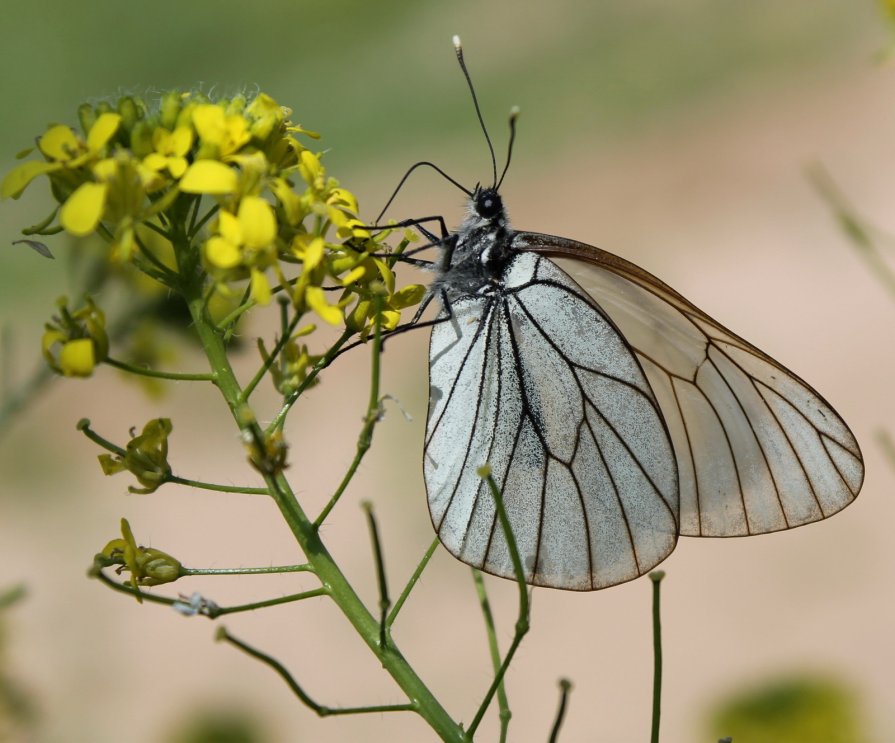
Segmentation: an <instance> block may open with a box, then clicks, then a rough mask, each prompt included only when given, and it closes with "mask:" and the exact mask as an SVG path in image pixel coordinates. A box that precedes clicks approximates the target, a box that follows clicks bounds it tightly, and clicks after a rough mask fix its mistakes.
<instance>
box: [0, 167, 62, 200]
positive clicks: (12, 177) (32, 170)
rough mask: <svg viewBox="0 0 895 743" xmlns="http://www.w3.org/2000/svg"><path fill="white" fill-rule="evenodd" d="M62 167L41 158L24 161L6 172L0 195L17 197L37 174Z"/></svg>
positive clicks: (0, 185)
mask: <svg viewBox="0 0 895 743" xmlns="http://www.w3.org/2000/svg"><path fill="white" fill-rule="evenodd" d="M60 167H61V166H60V165H59V163H47V162H43V161H41V160H31V161H29V162H27V163H22V164H21V165H19V167H17V168H15V169H13V170H10V171H9V173H7V174H6V177H5V178H4V179H3V183H2V184H0V196H2V197H3V198H4V199H8V198H10V197H12V198H14V199H17V198H19V196H21V194H22V191H24V190H25V188H26V187H27V186H28V184H29V183H31V181H33V180H34V179H35V178H37V176H39V175H43V174H44V173H50V172H52V171H54V170H59V168H60Z"/></svg>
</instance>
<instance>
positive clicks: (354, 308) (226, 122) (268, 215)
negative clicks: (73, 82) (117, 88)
mask: <svg viewBox="0 0 895 743" xmlns="http://www.w3.org/2000/svg"><path fill="white" fill-rule="evenodd" d="M289 115H290V111H289V110H288V109H286V108H284V107H282V106H280V105H278V104H277V103H276V102H275V101H274V100H273V99H272V98H270V96H267V95H265V94H263V93H261V94H259V95H257V96H255V97H254V98H253V99H252V100H247V99H245V98H244V97H241V96H237V97H234V98H231V99H225V100H217V101H211V100H209V99H208V98H207V97H204V96H202V95H199V94H194V93H182V92H171V93H168V94H166V95H165V96H163V97H162V99H161V100H160V102H159V104H158V106H157V107H155V108H154V109H150V107H149V106H147V105H146V104H145V103H144V102H143V101H142V100H140V99H138V98H135V97H125V98H122V99H121V100H119V101H118V102H117V103H116V104H115V105H114V106H112V105H110V104H105V105H100V106H96V107H91V106H87V105H85V106H82V107H81V109H80V110H79V117H80V120H81V128H82V130H83V133H82V134H79V133H77V132H75V131H74V130H73V129H71V128H70V127H68V126H65V125H54V126H51V127H49V129H48V130H47V131H46V132H45V133H44V134H43V136H41V137H40V138H39V139H38V141H37V148H36V149H37V153H38V154H39V155H40V156H41V159H37V160H28V161H26V162H24V163H22V164H21V165H19V166H18V167H17V168H15V169H14V170H12V171H11V172H10V173H9V174H8V175H7V176H6V178H5V179H4V180H3V182H2V184H0V196H3V197H12V198H17V197H18V196H19V195H21V193H22V192H23V191H24V190H25V188H26V187H27V186H28V185H29V184H30V183H31V182H32V181H33V180H34V179H35V178H37V177H39V176H46V177H47V178H48V179H49V181H50V186H51V191H52V194H53V196H54V198H55V199H56V201H57V202H58V203H59V205H60V207H59V209H58V212H56V213H55V214H54V215H51V218H50V219H49V220H47V221H45V222H44V224H43V225H42V227H44V228H45V231H44V232H43V233H42V234H50V233H51V232H52V231H54V230H58V229H59V228H60V227H61V228H62V229H64V230H65V231H66V232H68V233H70V234H72V235H75V236H78V237H86V236H88V235H93V234H98V235H100V236H101V237H102V238H104V239H105V240H107V241H108V242H109V243H110V245H111V248H112V249H111V252H110V258H111V260H114V261H122V262H124V261H129V262H131V263H132V264H134V265H135V266H137V267H138V268H139V269H141V270H142V271H144V272H145V273H147V274H148V275H150V276H152V277H153V278H154V279H156V280H157V281H159V282H161V283H162V284H165V285H166V286H168V287H169V288H172V289H175V290H182V289H183V285H184V282H186V281H192V280H195V279H194V277H195V276H199V277H200V279H201V280H202V281H205V282H208V283H210V284H211V285H212V286H213V287H214V288H215V289H216V290H217V291H219V292H222V293H224V294H225V295H227V296H232V297H238V296H239V295H240V293H246V294H245V296H244V299H245V300H248V301H249V303H256V304H266V303H268V302H269V301H270V300H271V297H272V296H273V294H275V293H278V292H283V293H286V294H287V295H288V296H289V298H290V300H291V303H292V305H293V307H294V308H295V310H296V312H297V313H298V314H299V315H301V314H304V313H305V312H308V311H312V312H314V313H316V314H317V315H318V316H319V317H320V318H321V319H323V320H324V321H325V322H327V323H330V324H333V325H342V324H346V325H347V327H348V328H350V329H352V330H356V331H357V332H360V333H367V332H369V329H370V328H371V327H372V323H373V322H374V319H375V320H378V322H379V323H380V324H381V325H382V327H384V328H385V329H390V328H393V327H395V326H396V325H397V323H398V320H399V319H400V312H401V310H402V309H405V308H407V307H409V306H412V305H413V304H416V303H418V302H419V301H420V299H421V298H422V296H423V288H422V287H420V286H416V285H414V286H410V287H405V288H403V289H400V290H397V289H396V288H395V277H394V273H393V271H392V261H393V259H390V258H388V259H386V258H383V257H381V256H382V255H384V254H385V253H386V252H387V251H386V249H385V247H384V244H383V240H384V239H385V233H379V234H377V235H375V236H373V235H371V234H370V232H369V231H368V230H366V229H364V226H363V223H362V222H361V221H360V219H359V218H358V216H357V213H358V206H357V200H356V199H355V197H354V195H353V194H352V193H351V192H350V191H348V190H346V189H345V188H343V187H341V186H340V185H339V183H338V182H337V181H336V180H335V179H334V178H332V177H330V176H328V175H327V173H326V170H325V168H324V166H323V163H322V160H321V155H320V153H317V152H314V151H312V150H310V149H308V148H307V147H306V146H305V144H303V143H302V141H301V140H302V139H304V140H307V138H310V139H316V138H317V137H318V135H316V134H315V133H313V132H310V131H307V130H305V129H302V128H301V127H300V126H298V125H296V124H293V123H292V122H291V121H290V120H289V118H288V117H289ZM32 151H33V150H32ZM28 152H30V151H26V152H25V153H22V155H21V157H25V156H26V155H27V154H28ZM54 218H55V219H56V220H58V226H57V225H54V224H52V222H53V221H54ZM35 231H38V230H31V231H30V232H35ZM38 232H39V231H38ZM160 239H161V241H163V242H164V243H165V244H164V245H162V246H159V241H160ZM408 239H410V238H405V240H404V242H403V243H402V246H403V245H406V242H407V240H408ZM197 269H199V270H197ZM325 289H329V290H332V289H335V290H336V291H337V292H338V294H337V295H336V297H337V298H336V299H335V300H334V301H329V300H328V298H327V297H328V296H329V294H328V293H327V291H325ZM374 299H375V301H374ZM374 307H378V308H379V314H378V317H377V316H376V310H375V309H374Z"/></svg>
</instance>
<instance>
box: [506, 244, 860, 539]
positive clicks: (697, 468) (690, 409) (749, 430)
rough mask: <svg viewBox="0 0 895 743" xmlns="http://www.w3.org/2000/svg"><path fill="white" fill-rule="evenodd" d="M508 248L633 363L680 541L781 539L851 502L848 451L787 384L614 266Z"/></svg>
mask: <svg viewBox="0 0 895 743" xmlns="http://www.w3.org/2000/svg"><path fill="white" fill-rule="evenodd" d="M513 246H514V247H515V248H518V249H520V250H524V251H534V252H537V253H543V254H547V255H550V256H551V257H552V259H553V260H554V261H555V262H556V264H557V265H558V266H559V267H560V268H561V269H563V270H564V271H565V272H566V273H568V274H569V275H570V276H571V277H572V278H573V279H574V280H575V281H576V282H577V284H578V285H579V286H580V287H581V288H582V289H583V290H584V291H585V292H586V293H587V295H588V296H590V297H592V298H593V300H594V301H595V302H596V303H598V304H599V306H600V307H601V308H602V309H603V310H604V311H605V313H606V314H607V315H608V316H609V317H610V318H611V319H612V322H613V323H614V324H615V325H616V326H617V327H618V328H619V330H620V331H621V333H622V334H623V335H624V338H625V339H626V341H627V343H628V344H629V345H630V346H631V348H633V349H634V351H635V352H636V356H637V358H638V359H639V361H640V363H641V364H642V366H643V369H644V372H645V373H646V377H647V379H648V380H649V384H650V386H651V387H652V390H653V393H654V394H655V397H656V399H657V401H658V404H659V406H660V408H661V411H662V415H663V417H664V420H665V423H666V425H667V428H668V431H669V433H670V436H671V440H672V442H673V445H674V451H675V457H676V460H677V466H678V471H679V480H680V533H681V534H685V535H694V536H739V535H747V534H760V533H764V532H771V531H777V530H780V529H787V528H791V527H793V526H799V525H801V524H806V523H810V522H812V521H817V520H820V519H823V518H826V517H828V516H831V515H832V514H834V513H836V512H837V511H839V510H841V509H842V508H844V507H845V506H847V505H848V504H849V503H851V502H852V500H854V498H855V497H856V496H857V494H858V491H859V490H860V488H861V484H862V481H863V477H864V466H863V461H862V459H861V452H860V449H859V447H858V444H857V442H856V441H855V438H854V436H853V435H852V433H851V431H850V430H849V429H848V427H847V426H846V425H845V423H844V422H843V421H842V419H841V418H840V417H839V415H838V414H837V413H836V412H835V411H834V410H833V409H832V408H831V407H830V405H829V404H828V403H827V402H826V401H825V400H824V399H823V398H822V397H821V396H820V395H819V394H818V393H817V392H815V391H814V390H813V389H812V388H811V387H810V386H809V385H808V384H806V383H805V382H804V381H803V380H801V379H800V378H799V377H798V376H796V375H795V374H793V373H792V372H790V371H788V370H787V369H786V368H784V367H783V366H782V365H780V364H779V363H778V362H776V361H774V360H773V359H772V358H770V357H769V356H767V355H766V354H764V353H763V352H762V351H760V350H758V349H757V348H755V347H754V346H752V345H751V344H749V343H747V342H746V341H744V340H743V339H741V338H739V337H738V336H736V335H735V334H733V333H731V332H730V331H729V330H727V329H726V328H724V327H723V326H722V325H720V324H719V323H717V322H716V321H715V320H713V319H712V318H711V317H709V316H708V315H706V314H705V313H704V312H702V311H701V310H699V309H698V308H697V307H695V306H694V305H693V304H691V303H690V302H689V301H688V300H686V299H684V298H683V297H682V296H681V295H679V294H678V293H677V292H675V291H674V290H673V289H671V288H670V287H668V286H667V285H666V284H664V283H663V282H661V281H660V280H659V279H656V278H655V277H653V276H651V275H650V274H649V273H647V272H646V271H644V270H643V269H641V268H639V267H638V266H635V265H634V264H632V263H629V262H627V261H625V260H623V259H621V258H619V257H617V256H614V255H612V254H610V253H606V252H605V251H602V250H600V249H598V248H594V247H592V246H589V245H585V244H583V243H577V242H575V241H572V240H566V239H564V238H560V237H554V236H552V235H540V234H536V233H516V235H515V237H514V240H513Z"/></svg>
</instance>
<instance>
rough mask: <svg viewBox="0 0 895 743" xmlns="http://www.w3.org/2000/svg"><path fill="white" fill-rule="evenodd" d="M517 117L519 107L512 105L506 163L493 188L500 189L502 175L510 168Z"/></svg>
mask: <svg viewBox="0 0 895 743" xmlns="http://www.w3.org/2000/svg"><path fill="white" fill-rule="evenodd" d="M518 118H519V107H518V106H513V107H512V108H511V109H510V144H509V146H508V147H507V164H506V165H504V166H503V173H501V174H500V180H499V181H497V185H496V186H495V189H496V190H498V191H500V187H501V185H502V184H503V179H504V176H506V174H507V171H508V170H509V169H510V160H512V159H513V143H514V142H515V141H516V119H518Z"/></svg>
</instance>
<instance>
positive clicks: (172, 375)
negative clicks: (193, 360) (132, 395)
mask: <svg viewBox="0 0 895 743" xmlns="http://www.w3.org/2000/svg"><path fill="white" fill-rule="evenodd" d="M103 363H106V364H108V365H109V366H114V367H115V368H116V369H121V370H122V371H126V372H129V373H131V374H139V375H140V376H143V377H155V378H157V379H170V380H172V381H186V382H210V381H212V378H213V375H211V374H181V373H178V372H163V371H155V370H153V369H141V368H140V367H138V366H132V365H131V364H128V363H127V362H125V361H116V360H115V359H113V358H111V357H106V358H105V359H103Z"/></svg>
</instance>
